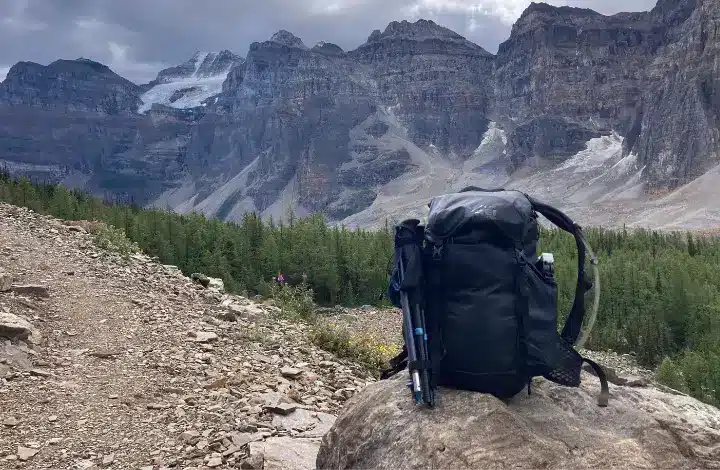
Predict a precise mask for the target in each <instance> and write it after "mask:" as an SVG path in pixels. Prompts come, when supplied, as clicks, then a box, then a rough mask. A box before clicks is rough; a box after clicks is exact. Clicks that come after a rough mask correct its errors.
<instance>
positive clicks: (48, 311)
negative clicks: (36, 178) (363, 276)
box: [0, 205, 373, 470]
mask: <svg viewBox="0 0 720 470" xmlns="http://www.w3.org/2000/svg"><path fill="white" fill-rule="evenodd" d="M83 227H86V228H88V229H90V227H88V226H87V224H80V225H72V224H70V225H66V224H62V223H60V222H59V221H57V220H54V219H50V218H46V217H42V216H38V215H37V214H35V213H32V212H30V211H27V210H25V209H19V208H16V207H13V206H7V205H0V254H2V256H0V397H2V407H0V429H1V430H2V432H0V467H2V468H28V469H29V468H32V469H60V468H63V469H91V468H116V469H134V470H137V469H139V468H142V469H159V468H185V469H191V468H198V469H199V468H240V466H241V465H242V468H250V469H252V468H256V469H261V468H263V464H264V465H265V468H281V467H280V466H281V465H286V466H284V467H282V468H290V467H287V465H288V461H290V462H292V465H291V466H292V468H308V469H311V468H314V458H315V454H316V452H317V448H318V446H319V438H320V437H321V436H322V435H323V434H324V433H325V431H326V430H327V429H328V428H329V426H330V425H331V424H332V423H333V421H334V419H335V418H334V414H335V413H336V412H337V410H338V409H339V408H340V407H341V406H342V404H343V403H344V401H345V400H346V399H347V398H349V397H350V396H352V395H353V394H354V393H355V391H356V390H359V389H360V388H362V387H364V386H365V385H366V383H368V381H372V380H373V379H372V377H369V376H368V375H367V373H366V372H365V369H363V368H362V367H360V366H359V365H357V364H354V363H351V362H346V361H343V360H340V359H338V358H336V357H335V356H333V355H332V354H330V353H327V352H324V351H322V350H320V349H318V348H316V347H315V346H313V344H311V343H310V341H309V340H308V338H307V335H306V330H305V329H304V328H303V327H302V326H301V324H299V323H294V322H289V321H287V320H283V319H282V318H278V316H277V308H276V307H273V306H271V305H269V304H263V303H257V302H253V301H250V300H248V299H244V298H241V297H237V296H233V295H228V294H224V293H223V292H222V290H221V286H216V285H213V284H210V286H209V288H205V287H203V286H202V285H201V284H199V283H195V282H193V281H191V280H190V279H188V278H186V277H184V276H183V275H182V274H181V273H180V272H179V271H178V270H177V269H175V268H173V267H172V266H163V265H160V264H157V263H155V262H153V261H152V260H150V259H149V258H148V257H146V256H144V255H141V254H135V255H132V256H131V257H129V258H127V259H125V258H122V257H121V256H119V255H118V254H116V253H114V252H112V251H106V250H104V249H100V248H98V247H97V245H96V244H95V243H94V238H93V236H92V235H90V234H88V233H87V232H86V231H85V229H84V228H83Z"/></svg>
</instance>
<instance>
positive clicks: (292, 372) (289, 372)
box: [280, 367, 303, 379]
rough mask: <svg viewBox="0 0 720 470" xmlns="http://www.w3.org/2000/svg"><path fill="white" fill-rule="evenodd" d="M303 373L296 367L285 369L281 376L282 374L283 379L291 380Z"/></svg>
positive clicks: (282, 369) (281, 371) (281, 370)
mask: <svg viewBox="0 0 720 470" xmlns="http://www.w3.org/2000/svg"><path fill="white" fill-rule="evenodd" d="M302 373H303V371H302V370H300V369H296V368H294V367H283V368H281V369H280V374H282V376H283V377H288V378H291V379H294V378H296V377H299V376H300V375H302Z"/></svg>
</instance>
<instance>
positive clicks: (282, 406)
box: [265, 403, 297, 415]
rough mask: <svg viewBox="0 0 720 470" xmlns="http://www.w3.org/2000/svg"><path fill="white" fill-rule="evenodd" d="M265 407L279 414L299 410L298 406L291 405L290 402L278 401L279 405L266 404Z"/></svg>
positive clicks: (287, 413)
mask: <svg viewBox="0 0 720 470" xmlns="http://www.w3.org/2000/svg"><path fill="white" fill-rule="evenodd" d="M265 409H266V410H268V411H270V412H272V413H277V414H279V415H289V414H290V413H292V412H293V411H295V410H297V406H296V405H290V404H288V403H278V404H277V405H271V406H266V407H265Z"/></svg>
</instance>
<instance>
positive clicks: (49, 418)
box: [48, 415, 58, 423]
mask: <svg viewBox="0 0 720 470" xmlns="http://www.w3.org/2000/svg"><path fill="white" fill-rule="evenodd" d="M57 419H58V417H57V416H56V415H51V416H48V421H50V422H51V423H54V422H55V421H57Z"/></svg>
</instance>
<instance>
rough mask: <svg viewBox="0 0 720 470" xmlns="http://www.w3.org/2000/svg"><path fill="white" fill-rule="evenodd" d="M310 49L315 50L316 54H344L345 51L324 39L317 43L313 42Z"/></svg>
mask: <svg viewBox="0 0 720 470" xmlns="http://www.w3.org/2000/svg"><path fill="white" fill-rule="evenodd" d="M310 50H311V51H313V52H317V53H318V54H323V55H327V56H341V55H343V54H345V51H344V50H343V49H342V47H340V46H338V45H336V44H332V43H329V42H325V41H320V42H319V43H317V44H315V45H314V46H313V48H312V49H310Z"/></svg>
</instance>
